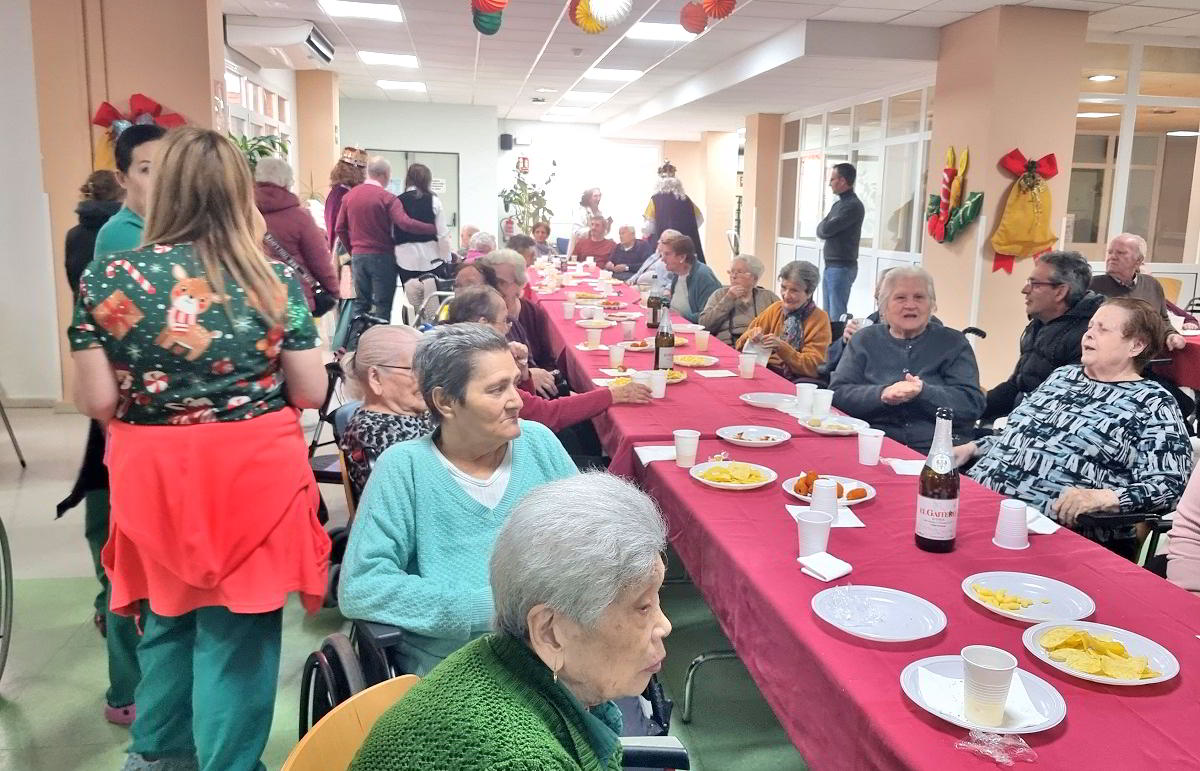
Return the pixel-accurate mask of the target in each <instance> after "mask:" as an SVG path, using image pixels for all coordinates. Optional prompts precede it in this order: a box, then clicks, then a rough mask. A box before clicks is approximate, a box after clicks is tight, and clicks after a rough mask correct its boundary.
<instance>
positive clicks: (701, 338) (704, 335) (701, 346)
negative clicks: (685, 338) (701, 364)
mask: <svg viewBox="0 0 1200 771" xmlns="http://www.w3.org/2000/svg"><path fill="white" fill-rule="evenodd" d="M696 350H697V351H707V350H708V330H707V329H701V330H699V331H697V332H696Z"/></svg>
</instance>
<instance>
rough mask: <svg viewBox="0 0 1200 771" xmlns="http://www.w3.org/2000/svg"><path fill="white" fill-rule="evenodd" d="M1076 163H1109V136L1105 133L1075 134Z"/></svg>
mask: <svg viewBox="0 0 1200 771" xmlns="http://www.w3.org/2000/svg"><path fill="white" fill-rule="evenodd" d="M1073 162H1074V163H1107V162H1108V136H1107V135H1105V134H1077V135H1076V136H1075V160H1074V161H1073Z"/></svg>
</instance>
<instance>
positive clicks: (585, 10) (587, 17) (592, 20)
mask: <svg viewBox="0 0 1200 771" xmlns="http://www.w3.org/2000/svg"><path fill="white" fill-rule="evenodd" d="M575 26H577V27H579V28H580V29H581V30H583V31H584V32H586V33H588V34H589V35H599V34H600V33H601V32H603V31H604V30H606V29H608V27H607V26H605V25H604V24H601V23H600V22H599V21H598V20H597V19H596V17H595V16H593V15H592V10H591V2H590V0H579V4H578V5H575Z"/></svg>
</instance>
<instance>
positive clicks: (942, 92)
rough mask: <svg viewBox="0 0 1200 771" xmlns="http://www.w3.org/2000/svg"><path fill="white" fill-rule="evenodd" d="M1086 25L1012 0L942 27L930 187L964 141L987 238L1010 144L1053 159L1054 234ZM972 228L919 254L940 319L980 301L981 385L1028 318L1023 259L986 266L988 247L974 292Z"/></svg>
mask: <svg viewBox="0 0 1200 771" xmlns="http://www.w3.org/2000/svg"><path fill="white" fill-rule="evenodd" d="M1086 32H1087V14H1086V13H1084V12H1080V11H1059V10H1049V9H1043V8H1028V7H1017V6H1002V7H996V8H992V9H991V10H988V11H984V12H982V13H979V14H976V15H975V16H972V17H971V18H969V19H964V20H963V21H960V22H957V23H955V24H952V25H949V26H947V27H944V28H943V29H942V37H941V51H940V53H939V57H938V68H937V84H936V86H935V92H934V101H933V103H934V110H935V116H934V117H935V120H934V124H933V125H934V128H933V143H932V149H931V152H930V154H929V155H930V162H929V169H928V174H929V177H928V180H929V191H930V192H931V193H933V192H936V191H938V190H939V189H940V186H941V175H942V167H943V165H944V159H945V155H946V147H947V145H954V147H955V149H956V150H958V149H961V148H962V147H964V146H966V147H970V151H971V167H970V170H969V171H968V173H967V191H971V192H973V191H982V192H983V194H984V206H983V214H984V215H986V217H987V219H988V221H987V231H986V232H985V233H984V236H985V244H986V239H987V238H988V237H990V236H991V233H992V231H993V230H994V229H995V226H996V222H997V219H998V217H999V214H1000V213H1001V211H1002V210H1003V206H1004V202H1005V200H1006V198H1007V195H1008V191H1009V188H1010V187H1011V186H1012V183H1013V177H1012V176H1011V175H1009V174H1008V173H1007V172H1004V171H1002V170H1001V169H1000V168H999V166H998V164H997V162H998V161H999V160H1000V158H1001V156H1003V155H1004V154H1005V153H1007V152H1008V151H1009V150H1011V149H1013V148H1014V147H1016V148H1020V150H1021V151H1022V152H1023V153H1025V154H1026V155H1027V156H1030V157H1035V158H1040V157H1041V156H1043V155H1045V154H1047V153H1054V154H1055V155H1056V156H1057V158H1058V168H1059V169H1060V172H1059V174H1058V176H1056V177H1055V178H1054V179H1052V180H1050V182H1049V187H1050V194H1051V198H1052V199H1053V209H1052V212H1051V218H1050V221H1051V223H1052V227H1053V228H1054V229H1055V231H1056V232H1057V228H1058V226H1059V223H1060V222H1061V221H1062V217H1063V213H1064V212H1065V210H1066V201H1067V189H1068V186H1069V183H1070V168H1071V156H1072V153H1073V149H1074V141H1075V113H1076V110H1077V104H1078V95H1079V73H1080V71H1081V68H1082V66H1083V47H1084V39H1085V35H1086ZM1031 84H1036V88H1031V87H1030V85H1031ZM979 234H980V233H979V224H978V223H977V224H976V225H974V226H973V227H971V228H968V229H967V230H966V231H965V232H964V233H962V234H960V235H959V236H958V237H957V238H956V239H955V241H954V242H953V243H949V244H938V243H936V242H934V241H933V240H932V239H930V238H926V240H925V246H924V249H923V251H924V265H925V267H926V268H927V269H928V270H929V271H930V272H931V273H933V275H934V278H935V280H936V282H937V294H938V311H937V313H938V316H939V317H941V318H942V319H943V320H944V321H945V322H946V323H947V324H948V325H950V326H953V327H956V328H962V327H964V326H967V325H968V323H969V319H970V317H971V313H972V308H973V307H976V306H977V309H978V310H977V313H978V317H977V321H976V322H975V324H976V326H979V327H981V328H982V329H984V330H985V331H986V332H987V334H988V336H987V339H986V340H982V341H980V342H979V343H978V344H977V345H976V356H977V358H978V359H979V367H980V380H981V382H982V384H983V386H984V387H985V388H988V387H991V386H994V385H995V384H996V383H998V382H1000V381H1002V380H1004V379H1005V378H1007V377H1008V375H1009V374H1010V373H1011V371H1012V367H1013V364H1014V363H1015V361H1016V358H1017V351H1018V340H1019V337H1020V334H1021V330H1022V329H1023V328H1024V326H1025V324H1026V317H1025V313H1024V302H1023V298H1022V295H1021V292H1020V290H1021V287H1022V284H1023V283H1024V281H1025V278H1026V277H1027V276H1028V274H1029V270H1030V261H1029V260H1018V261H1017V264H1016V268H1015V269H1014V271H1013V273H1012V275H1009V274H1007V273H1004V272H1003V271H1000V272H995V273H993V272H992V258H993V254H992V250H991V247H990V245H987V246H985V248H984V251H983V255H982V265H981V266H980V267H981V268H982V275H981V281H980V287H979V291H978V292H977V293H976V292H974V291H973V286H974V276H975V269H976V263H977V262H978V261H979V260H980V258H979V257H977V256H976V246H977V243H978V242H977V237H978V236H979Z"/></svg>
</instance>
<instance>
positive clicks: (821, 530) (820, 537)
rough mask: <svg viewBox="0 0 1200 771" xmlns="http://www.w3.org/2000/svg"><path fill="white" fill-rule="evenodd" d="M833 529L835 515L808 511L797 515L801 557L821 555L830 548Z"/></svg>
mask: <svg viewBox="0 0 1200 771" xmlns="http://www.w3.org/2000/svg"><path fill="white" fill-rule="evenodd" d="M831 527H833V515H832V514H826V513H825V512H823V511H813V510H812V509H811V507H810V508H809V510H808V511H806V512H804V513H802V514H797V515H796V530H797V532H798V535H799V545H800V556H801V557H807V556H808V555H810V554H820V553H821V552H823V551H825V550H826V549H828V548H829V529H830V528H831Z"/></svg>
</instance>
